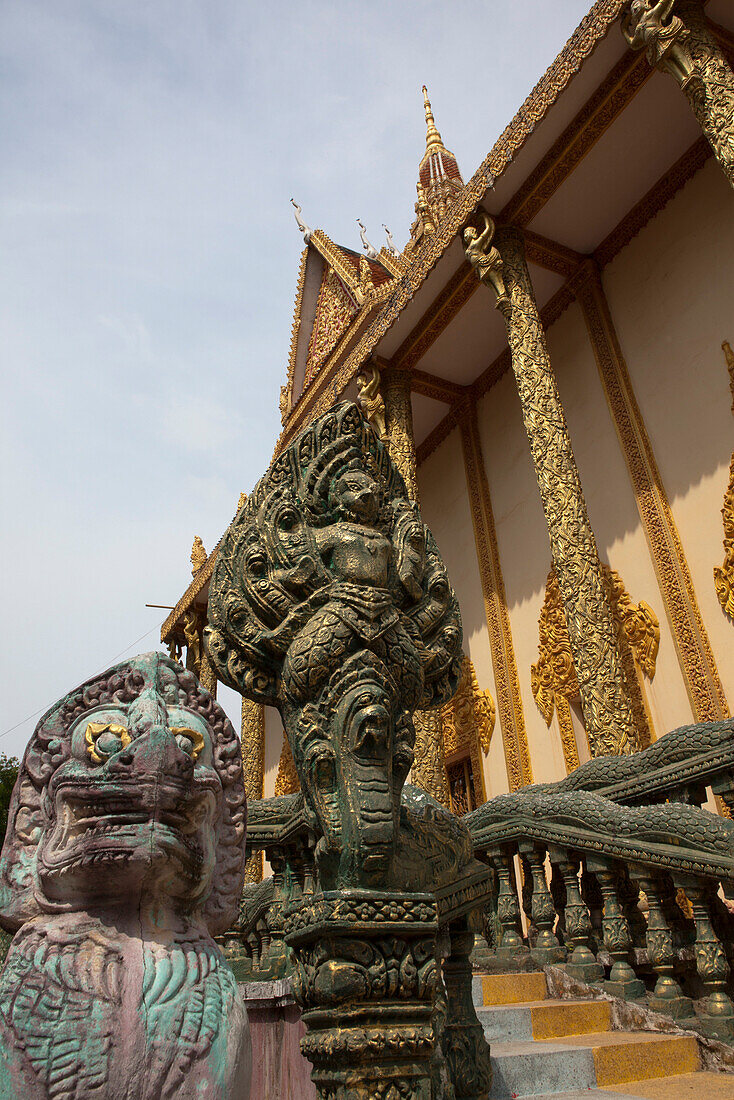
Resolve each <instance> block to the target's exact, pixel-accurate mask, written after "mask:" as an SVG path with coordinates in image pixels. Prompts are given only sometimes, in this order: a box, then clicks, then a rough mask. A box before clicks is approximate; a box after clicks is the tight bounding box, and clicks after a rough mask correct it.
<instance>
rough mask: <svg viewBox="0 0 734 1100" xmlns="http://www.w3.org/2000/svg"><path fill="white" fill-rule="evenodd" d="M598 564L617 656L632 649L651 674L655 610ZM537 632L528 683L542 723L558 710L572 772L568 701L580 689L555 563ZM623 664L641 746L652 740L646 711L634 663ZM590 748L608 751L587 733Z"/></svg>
mask: <svg viewBox="0 0 734 1100" xmlns="http://www.w3.org/2000/svg"><path fill="white" fill-rule="evenodd" d="M602 568H603V574H604V582H605V585H606V589H607V593H608V596H609V601H610V604H611V608H612V613H613V616H614V622H615V627H616V634H617V638H618V642H619V649H620V656H621V659H622V660H623V661H625V657H626V656H627V655H628V654H629V655H632V657H633V661H634V662H635V663H636V664H637V666H638V667H639V669H640V671H641V672H642V673H643V674H644V675H645V676H646V677H647V678H648V679H650V680H651V679H652V678H653V677H654V675H655V661H656V658H657V653H658V647H659V645H660V624H659V622H658V619H657V616H656V615H655V613H654V611H653V610H652V608H651V607H650V606H649V605H648V604H646V603H645V602H644V600H641V601H640V603H638V604H633V603H632V600H631V597H630V595H629V593H628V592H627V590H626V588H625V586H624V583H623V581H622V578H621V577H620V575H619V573H617V572H616V570H614V569H610V568H609V567H608V566H606V565H604V566H602ZM538 635H539V641H538V651H539V652H538V660H537V662H536V664H534V665H531V668H530V686H531V689H532V692H533V697H534V698H535V702H536V703H537V706H538V710H539V711H540V713H541V714H542V715H543V718H544V719H545V722H546V725H548V726H549V725H550V723H551V721H552V719H553V714H554V713H556V714H557V715H558V722H559V728H560V733H561V742H562V745H563V754H564V758H565V761H566V769H567V771H569V772H570V771H573V770H574V768H577V767H578V765H579V757H578V749H577V745H576V737H575V734H574V730H573V722H572V718H571V709H570V705H569V704H570V701H571V700H576V699H579V697H580V691H579V684H578V680H577V677H576V669H575V665H574V659H573V651H572V648H571V640H570V638H569V634H568V626H567V623H566V614H565V610H564V606H563V600H562V598H561V591H560V588H559V585H558V579H557V577H556V573H555V570H554V569H553V568H551V570H550V572H549V574H548V579H547V581H546V587H545V599H544V601H543V607H542V609H541V612H540V619H539V621H538ZM625 664H626V665H627V666H628V667H627V668H626V669H625V671H626V672H627V681H628V683H629V684H630V688H631V691H630V694H631V697H632V704H633V710H634V717H635V724H636V727H637V730H638V731H639V737H640V742H641V745H642V746H643V747H644V746H645V745H647V744H649V743H650V740H651V731H650V721H649V716H648V714H647V711H646V707H645V704H644V697H643V695H642V691H641V689H640V687H639V684H638V683H637V682H636V674H635V669H634V664H633V663H632V661H629V660H627V661H625ZM635 688H637V690H635ZM589 748H590V750H591V754H592V756H601V755H605V754H607V753H609V751H610V750H609V748H608V747H607V746H606V743H605V742H602V743H601V744H600V742H599V740H598V738H596V737H594V736H593V735H592V734H589Z"/></svg>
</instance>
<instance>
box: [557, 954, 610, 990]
mask: <svg viewBox="0 0 734 1100" xmlns="http://www.w3.org/2000/svg"><path fill="white" fill-rule="evenodd" d="M566 973H567V974H569V975H570V976H571V977H572V978H576V979H577V981H580V982H588V983H589V984H590V985H592V984H593V983H594V982H600V981H601V980H602V978H603V977H604V967H603V966H602V965H601V963H600V962H597V961H596V959H595V958H594V956H593V955H592V953H591V951H589V949H588V947H576V948H575V949H574V952H573V954H572V955H571V957H570V959H569V960H568V962H567V963H566Z"/></svg>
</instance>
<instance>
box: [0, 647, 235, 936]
mask: <svg viewBox="0 0 734 1100" xmlns="http://www.w3.org/2000/svg"><path fill="white" fill-rule="evenodd" d="M244 827H245V798H244V786H243V778H242V769H241V763H240V749H239V742H238V740H237V737H236V735H235V733H234V730H233V728H232V726H231V724H230V722H229V720H228V719H227V717H226V715H225V714H224V712H223V711H222V710H221V708H220V707H219V706H218V705H217V703H216V702H215V700H214V699H213V698H211V696H209V695H208V693H207V692H205V691H204V690H203V689H202V688H201V687H200V685H199V684H198V683H197V681H196V679H195V677H194V676H193V675H192V673H190V672H186V671H185V670H183V669H181V668H180V667H179V666H178V665H176V664H175V663H174V662H173V661H171V660H169V659H168V658H166V657H164V656H163V655H162V654H160V653H150V654H145V655H143V656H141V657H137V658H135V659H133V660H132V661H128V662H125V663H124V664H121V665H118V666H116V667H115V668H113V669H111V670H110V671H109V672H106V673H104V674H103V675H102V676H100V677H97V678H95V679H94V680H91V681H89V682H88V683H86V684H84V685H82V687H81V688H78V689H77V690H76V691H74V692H71V693H70V694H69V695H67V696H66V697H65V698H64V699H63V700H61V701H60V702H59V703H58V704H56V706H55V707H53V708H52V709H51V710H50V711H49V712H48V714H46V715H45V716H44V718H43V719H42V720H41V722H40V723H39V725H38V727H37V728H36V731H35V733H34V735H33V738H32V740H31V743H30V745H29V746H28V749H27V750H26V753H25V756H24V759H23V765H22V767H21V771H20V774H19V777H18V782H17V784H16V788H15V791H14V794H13V800H12V802H11V807H10V814H9V820H8V831H7V837H6V841H5V845H4V848H3V853H2V859H1V860H0V920H2V922H3V924H4V925H5V926H6V927H8V928H9V929H11V930H15V929H16V928H18V927H19V926H20V924H22V923H23V922H24V921H25V920H27V919H28V918H29V917H31V916H35V915H37V914H38V913H42V912H46V913H49V912H59V911H69V910H74V909H93V908H97V907H102V908H105V909H107V908H110V907H120V906H128V907H129V906H130V905H131V904H134V905H137V904H139V902H140V899H141V898H146V897H147V898H149V899H150V900H151V902H152V903H154V905H155V906H156V907H164V908H165V907H169V908H172V909H173V910H174V911H175V912H176V913H177V914H179V915H181V916H189V917H190V916H192V915H194V914H196V915H198V916H201V917H202V918H203V919H204V920H205V922H206V923H207V925H208V927H209V930H210V931H211V932H214V933H216V932H218V931H220V930H224V929H225V928H226V927H227V926H228V925H229V923H230V922H231V920H232V919H234V916H235V915H236V911H237V903H238V899H239V894H240V890H241V884H242V874H243V863H244Z"/></svg>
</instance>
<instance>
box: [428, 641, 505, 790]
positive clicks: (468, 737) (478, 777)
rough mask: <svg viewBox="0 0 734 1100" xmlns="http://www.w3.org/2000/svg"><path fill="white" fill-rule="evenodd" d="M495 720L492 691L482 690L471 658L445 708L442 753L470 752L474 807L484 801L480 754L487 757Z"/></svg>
mask: <svg viewBox="0 0 734 1100" xmlns="http://www.w3.org/2000/svg"><path fill="white" fill-rule="evenodd" d="M495 718H496V710H495V705H494V700H493V698H492V696H491V694H490V692H489V691H482V689H481V688H480V687H479V683H478V681H477V674H476V672H475V670H474V665H473V664H472V662H471V660H470V659H469V657H467V656H466V654H465V655H464V657H463V658H462V662H461V679H460V680H459V686H458V688H457V689H456V694H455V695H454V697H453V699H451V701H450V702H448V703H447V704H446V706H445V707H444V708H443V711H442V714H441V719H442V722H443V750H444V756H445V757H447V758H450V757H452V756H456V755H457V754H459V753H468V754H469V757H470V760H471V774H472V779H473V783H474V804H475V805H476V806H479V805H481V803H482V802H484V800H485V791H484V782H483V768H482V758H481V755H480V749H481V752H483V753H484V755H485V756H486V755H487V753H488V752H489V745H490V741H491V738H492V730H493V729H494V723H495Z"/></svg>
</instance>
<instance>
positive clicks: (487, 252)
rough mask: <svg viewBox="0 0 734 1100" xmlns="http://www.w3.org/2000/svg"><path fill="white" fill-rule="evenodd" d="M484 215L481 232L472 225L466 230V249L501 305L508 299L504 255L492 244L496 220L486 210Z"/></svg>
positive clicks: (480, 277)
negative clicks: (503, 267)
mask: <svg viewBox="0 0 734 1100" xmlns="http://www.w3.org/2000/svg"><path fill="white" fill-rule="evenodd" d="M482 217H483V221H484V228H483V229H482V230H481V232H480V231H479V230H477V229H475V228H474V226H472V225H470V226H467V228H466V229H465V230H464V251H465V253H466V258H467V261H468V262H469V263H470V264H471V266H472V268H473V270H474V274H475V275H476V277H477V278H478V279H479V282H480V283H484V285H485V286H488V287H491V289H492V290H493V291H494V293H495V296H496V298H497V305H498V306H499V305H501V304H502V303H504V302H506V301H507V300H508V299H507V290H506V289H505V282H504V279H503V278H502V257H501V256H500V253H499V249H497V248H495V246H494V245H493V244H492V241H493V240H494V233H495V225H494V222H493V221H492V219H491V218H490V217H489V216H488V215H487V214H485V213H484V211H482Z"/></svg>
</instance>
